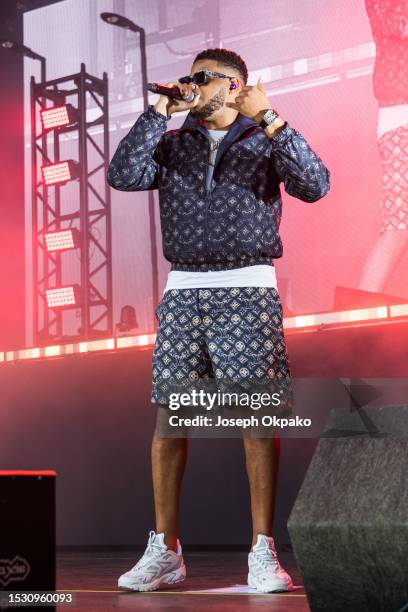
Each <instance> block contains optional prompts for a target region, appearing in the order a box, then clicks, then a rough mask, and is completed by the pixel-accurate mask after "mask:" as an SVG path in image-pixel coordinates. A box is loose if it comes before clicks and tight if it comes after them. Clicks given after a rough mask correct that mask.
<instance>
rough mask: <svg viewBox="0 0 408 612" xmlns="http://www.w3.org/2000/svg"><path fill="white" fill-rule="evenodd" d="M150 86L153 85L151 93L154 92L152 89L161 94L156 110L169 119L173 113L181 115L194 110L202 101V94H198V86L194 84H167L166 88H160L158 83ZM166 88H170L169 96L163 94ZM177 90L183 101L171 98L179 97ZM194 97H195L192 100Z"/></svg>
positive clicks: (155, 106)
mask: <svg viewBox="0 0 408 612" xmlns="http://www.w3.org/2000/svg"><path fill="white" fill-rule="evenodd" d="M149 85H153V87H148V89H150V91H152V89H155V90H156V92H157V93H160V98H159V99H158V101H157V102H156V104H155V105H154V108H155V109H156V110H157V111H158V112H159V113H162V114H163V115H165V116H167V117H170V115H172V114H173V113H179V112H181V111H184V110H189V109H190V108H194V107H195V106H197V104H198V101H199V99H200V94H199V92H198V88H197V85H195V84H194V83H189V84H187V83H166V84H165V85H164V87H163V86H160V85H159V84H158V83H152V84H150V83H149ZM154 86H156V87H154ZM166 88H168V94H167V95H164V93H162V92H163V91H164V90H165V89H166ZM176 89H178V91H179V95H180V97H181V98H182V99H177V98H174V97H170V96H173V95H177V94H176V91H175V90H176ZM160 90H161V91H160ZM166 93H167V92H166ZM192 96H194V97H193V98H192ZM191 98H192V99H191ZM188 100H190V101H188Z"/></svg>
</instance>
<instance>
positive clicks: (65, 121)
mask: <svg viewBox="0 0 408 612" xmlns="http://www.w3.org/2000/svg"><path fill="white" fill-rule="evenodd" d="M40 115H41V122H42V126H43V129H44V130H52V129H53V128H57V127H62V126H64V125H70V124H72V123H75V122H76V121H77V115H78V113H77V111H76V109H75V108H74V107H73V106H72V105H71V104H66V105H64V106H55V107H54V108H47V109H46V110H43V111H40Z"/></svg>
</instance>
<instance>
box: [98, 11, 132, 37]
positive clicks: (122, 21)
mask: <svg viewBox="0 0 408 612" xmlns="http://www.w3.org/2000/svg"><path fill="white" fill-rule="evenodd" d="M100 17H101V19H102V20H103V21H105V22H106V23H109V24H110V25H115V26H119V27H120V28H125V29H126V30H132V32H140V30H141V28H140V27H139V26H138V25H136V24H135V23H134V22H133V21H131V20H130V19H128V18H127V17H123V15H118V14H117V13H100Z"/></svg>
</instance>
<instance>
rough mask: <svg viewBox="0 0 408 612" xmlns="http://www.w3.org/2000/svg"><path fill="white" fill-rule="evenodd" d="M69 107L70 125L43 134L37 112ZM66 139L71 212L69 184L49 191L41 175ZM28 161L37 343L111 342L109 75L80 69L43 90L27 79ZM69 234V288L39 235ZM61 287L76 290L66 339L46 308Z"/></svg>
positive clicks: (55, 314)
mask: <svg viewBox="0 0 408 612" xmlns="http://www.w3.org/2000/svg"><path fill="white" fill-rule="evenodd" d="M67 103H69V104H72V106H73V107H74V108H75V109H77V110H78V115H77V121H76V122H75V123H73V124H72V125H69V126H64V127H60V128H57V129H54V130H50V131H47V132H45V131H43V129H42V127H41V128H39V126H41V122H40V121H39V112H40V111H41V110H44V109H45V108H52V107H54V106H58V105H64V104H67ZM87 106H89V107H92V108H87ZM87 111H88V113H87ZM90 112H92V113H93V115H94V116H95V115H96V114H98V113H99V114H98V116H97V117H96V118H94V119H93V120H92V121H90V120H89V117H88V116H87V115H89V114H90ZM96 126H97V127H96ZM97 134H101V136H96V135H97ZM67 139H69V141H70V142H71V143H72V142H75V141H77V142H78V152H77V158H76V159H75V161H77V162H79V166H78V170H79V173H78V177H77V178H76V179H75V180H76V181H79V197H78V198H77V201H76V200H75V204H74V206H73V207H72V205H71V209H70V212H66V211H67V208H66V206H64V200H66V199H67V198H66V197H65V194H66V189H67V185H68V184H67V185H64V184H62V185H61V184H57V185H52V186H47V185H46V184H45V183H44V181H43V180H42V176H41V166H43V165H47V164H52V163H57V162H60V161H64V159H65V158H64V157H62V158H61V149H62V148H63V145H64V142H65V141H67ZM100 141H102V144H100ZM98 142H99V144H98ZM90 147H92V148H93V150H94V152H96V159H97V163H96V165H95V166H94V167H92V168H90V167H89V165H90V164H89V162H88V158H89V157H90V156H89V150H90ZM31 154H32V262H33V336H34V338H33V339H34V343H36V344H40V345H41V344H47V343H49V342H50V341H51V342H52V341H60V340H62V341H64V340H75V339H85V340H86V339H90V338H96V337H109V336H111V335H112V333H113V322H112V319H113V315H112V244H111V206H110V190H109V186H108V185H107V181H106V173H107V168H108V164H109V129H108V79H107V74H106V73H103V78H102V79H99V78H97V77H94V76H91V75H90V74H87V73H86V70H85V64H83V63H82V64H81V71H80V72H79V73H78V74H72V75H69V76H66V77H63V78H59V79H54V80H50V81H44V82H41V83H36V82H35V79H34V77H31ZM69 157H73V156H71V155H70V156H69ZM94 157H95V153H94ZM99 159H100V161H99ZM93 177H96V178H97V179H101V180H99V185H102V187H100V188H99V190H98V188H96V187H95V186H94V185H93V184H92V180H93ZM76 188H77V189H78V185H77V186H76ZM92 202H93V203H94V205H92ZM69 228H75V229H77V230H79V232H80V246H79V247H78V248H79V253H80V263H79V264H78V266H77V267H78V271H76V270H74V275H76V279H74V280H72V278H70V279H69V282H68V283H67V282H65V281H66V279H65V278H64V267H63V265H62V263H63V258H64V257H66V253H65V252H48V251H47V249H46V245H45V239H44V236H45V234H46V233H47V232H51V231H57V230H63V229H69ZM65 284H79V285H80V294H81V300H80V303H79V305H78V309H79V310H80V320H81V323H80V327H78V329H76V330H75V331H74V333H72V332H71V333H67V330H66V329H65V327H67V325H66V323H65V321H64V313H65V312H66V311H64V310H50V309H49V308H48V306H47V301H46V295H45V291H46V290H47V289H50V288H53V287H59V286H61V285H65Z"/></svg>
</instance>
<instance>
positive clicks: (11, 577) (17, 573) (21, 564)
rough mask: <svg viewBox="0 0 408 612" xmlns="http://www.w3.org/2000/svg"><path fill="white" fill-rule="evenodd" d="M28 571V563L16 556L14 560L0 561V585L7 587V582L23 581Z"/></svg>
mask: <svg viewBox="0 0 408 612" xmlns="http://www.w3.org/2000/svg"><path fill="white" fill-rule="evenodd" d="M30 569H31V567H30V564H29V563H28V561H27V560H26V559H23V557H19V556H18V555H17V556H16V557H14V559H0V584H1V585H2V586H7V585H8V584H9V582H13V581H19V580H20V581H21V580H25V579H26V578H27V576H28V574H29V573H30Z"/></svg>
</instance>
